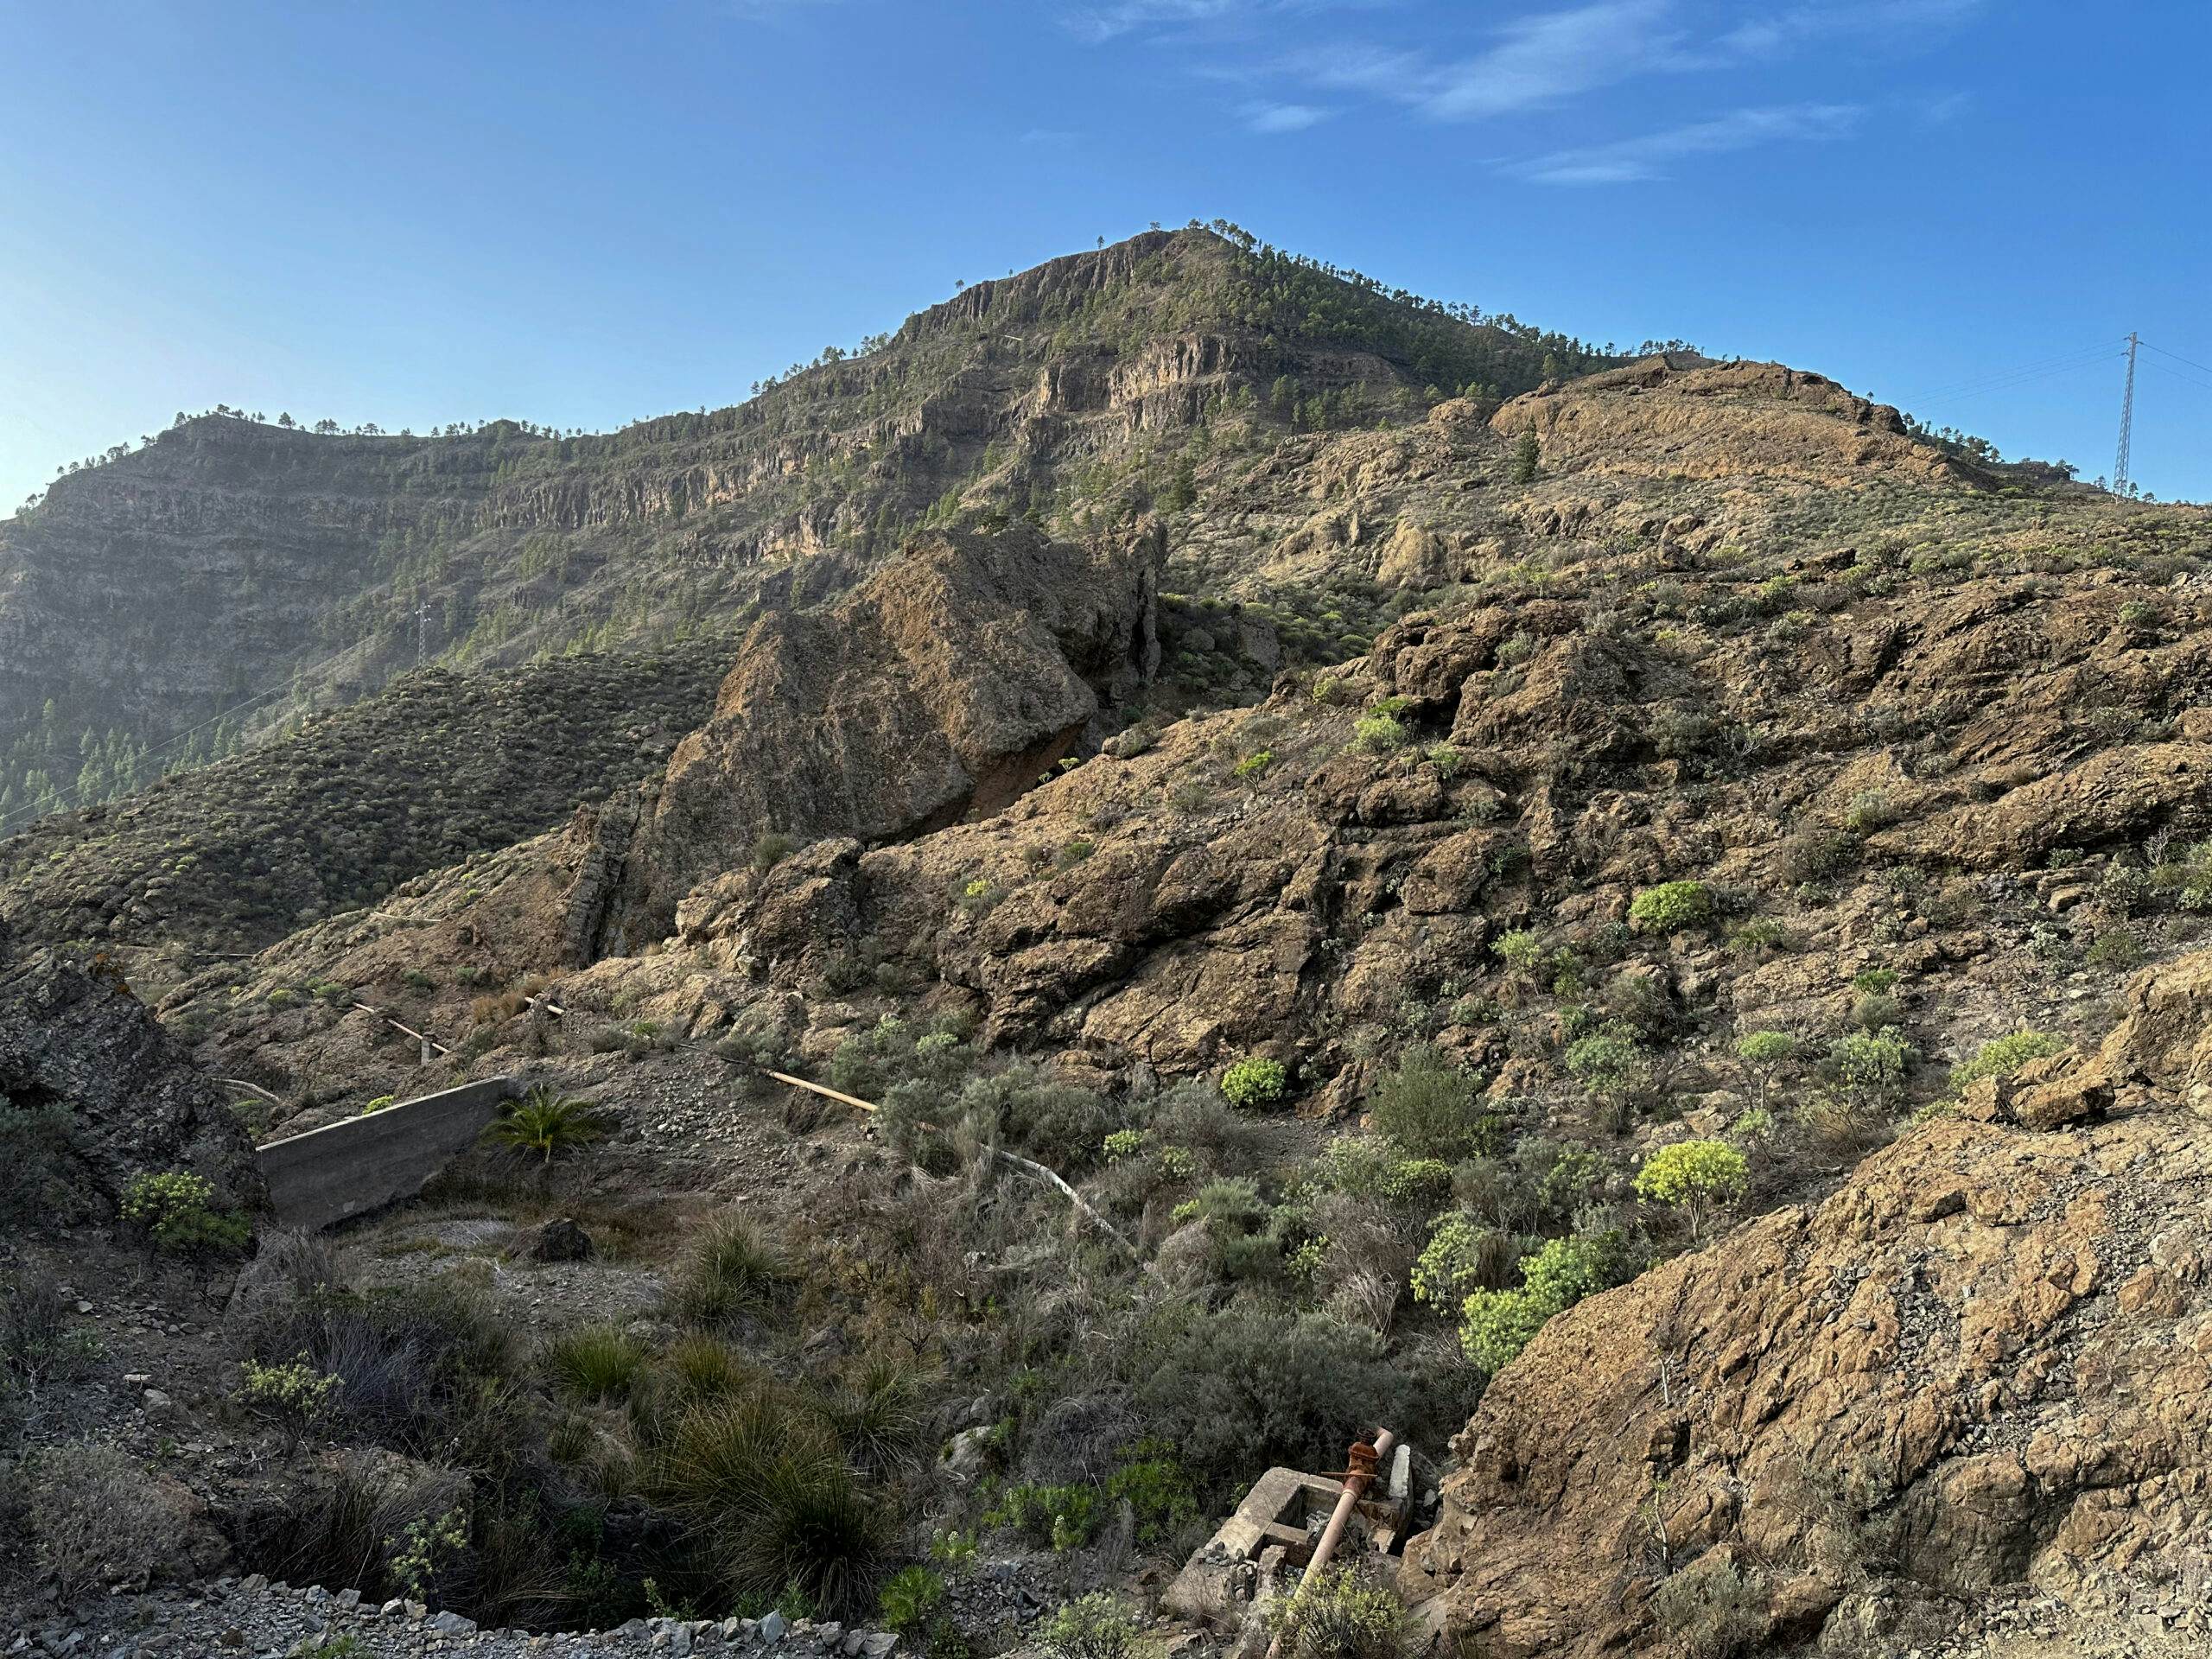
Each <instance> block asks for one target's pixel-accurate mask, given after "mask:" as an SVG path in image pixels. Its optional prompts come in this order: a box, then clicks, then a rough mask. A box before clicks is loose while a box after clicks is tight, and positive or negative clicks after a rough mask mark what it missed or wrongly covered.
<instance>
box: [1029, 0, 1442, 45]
mask: <svg viewBox="0 0 2212 1659" xmlns="http://www.w3.org/2000/svg"><path fill="white" fill-rule="evenodd" d="M1397 3H1400V0H1087V3H1084V4H1080V5H1075V6H1071V7H1070V8H1068V10H1066V11H1065V12H1064V13H1063V14H1062V17H1061V21H1062V22H1065V24H1066V25H1067V27H1068V28H1069V29H1071V30H1072V31H1073V32H1074V33H1075V35H1077V37H1078V38H1079V39H1082V40H1085V41H1091V42H1092V43H1093V44H1098V43H1101V42H1103V41H1111V40H1117V39H1119V38H1120V37H1121V36H1122V35H1136V34H1143V33H1150V34H1155V35H1187V34H1192V33H1211V34H1217V35H1221V34H1227V35H1237V34H1245V33H1250V32H1255V31H1257V30H1258V29H1261V28H1262V27H1263V26H1264V25H1265V24H1266V23H1267V22H1269V21H1270V20H1271V19H1274V18H1276V17H1281V16H1287V15H1289V14H1291V13H1294V12H1320V11H1375V10H1382V9H1383V8H1386V7H1389V6H1392V5H1395V4H1397Z"/></svg>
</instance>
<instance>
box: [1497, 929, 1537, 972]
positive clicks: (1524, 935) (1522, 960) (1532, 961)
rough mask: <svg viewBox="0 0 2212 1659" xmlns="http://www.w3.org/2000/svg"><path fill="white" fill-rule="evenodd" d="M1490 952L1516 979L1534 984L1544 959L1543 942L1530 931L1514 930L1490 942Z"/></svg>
mask: <svg viewBox="0 0 2212 1659" xmlns="http://www.w3.org/2000/svg"><path fill="white" fill-rule="evenodd" d="M1490 948H1491V952H1492V954H1494V955H1495V956H1496V957H1497V959H1498V960H1499V961H1500V962H1503V963H1504V964H1505V971H1506V972H1507V973H1509V974H1511V975H1512V976H1514V977H1515V978H1516V979H1525V980H1528V981H1529V982H1531V983H1533V982H1535V977H1536V971H1537V969H1539V968H1540V967H1541V965H1542V963H1543V959H1544V942H1543V940H1542V939H1541V938H1538V937H1537V936H1536V934H1535V932H1534V931H1532V930H1530V929H1529V928H1525V927H1516V928H1514V929H1513V930H1512V931H1510V932H1505V933H1501V934H1499V935H1498V936H1497V938H1495V939H1494V940H1492V941H1491V947H1490Z"/></svg>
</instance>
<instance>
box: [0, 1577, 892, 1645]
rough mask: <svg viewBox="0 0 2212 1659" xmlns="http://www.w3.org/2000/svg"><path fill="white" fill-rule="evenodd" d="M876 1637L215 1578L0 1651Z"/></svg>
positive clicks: (20, 1639)
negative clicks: (496, 1625) (477, 1618)
mask: <svg viewBox="0 0 2212 1659" xmlns="http://www.w3.org/2000/svg"><path fill="white" fill-rule="evenodd" d="M906 1650H907V1649H905V1647H904V1645H903V1644H902V1643H900V1641H899V1637H897V1636H895V1635H893V1634H892V1633H891V1632H889V1631H887V1630H883V1631H877V1630H855V1629H848V1628H847V1627H845V1626H843V1625H841V1624H813V1623H810V1622H808V1621H806V1620H804V1619H802V1620H799V1621H798V1622H796V1623H791V1624H786V1623H785V1620H784V1619H783V1618H781V1617H779V1616H778V1615H776V1614H770V1615H769V1616H768V1617H767V1618H765V1619H760V1620H757V1621H756V1620H753V1619H749V1618H747V1619H737V1618H729V1619H721V1620H709V1619H701V1620H693V1621H686V1620H682V1619H673V1618H654V1619H632V1620H631V1621H630V1623H628V1624H625V1625H622V1626H620V1628H619V1629H616V1630H600V1631H591V1632H586V1633H580V1634H575V1635H555V1636H545V1635H533V1634H531V1632H528V1631H524V1630H479V1629H477V1627H476V1626H475V1625H474V1624H472V1623H470V1622H469V1621H468V1620H467V1619H465V1618H461V1616H460V1615H459V1614H457V1613H447V1612H435V1613H434V1612H432V1611H429V1609H428V1608H426V1607H424V1606H423V1605H422V1604H421V1603H420V1602H399V1601H391V1602H386V1603H385V1604H383V1605H381V1606H379V1605H375V1604H372V1603H366V1602H363V1601H361V1600H360V1599H359V1598H358V1597H357V1596H356V1595H355V1594H354V1592H352V1591H339V1592H335V1593H333V1592H330V1591H327V1590H324V1589H322V1588H321V1587H320V1586H309V1587H308V1588H306V1589H299V1588H296V1587H294V1586H289V1585H283V1584H271V1583H270V1582H269V1581H268V1580H265V1579H264V1578H261V1577H260V1576H259V1575H256V1576H254V1577H252V1578H249V1579H244V1580H237V1579H219V1580H216V1581H215V1582H214V1583H213V1584H211V1585H207V1586H201V1587H200V1589H199V1590H197V1591H196V1592H163V1593H156V1594H151V1595H143V1596H118V1597H116V1598H114V1599H111V1600H110V1601H109V1602H108V1603H107V1604H106V1605H104V1606H103V1607H101V1608H100V1609H99V1611H98V1612H97V1613H93V1614H90V1615H88V1616H86V1617H82V1618H71V1619H60V1618H54V1619H48V1620H45V1621H42V1622H40V1623H38V1624H35V1625H32V1626H30V1627H29V1628H22V1629H18V1630H16V1631H15V1632H14V1633H13V1635H12V1640H10V1642H9V1643H8V1644H7V1645H6V1646H5V1647H0V1655H6V1656H11V1659H12V1656H16V1655H23V1656H31V1655H38V1656H60V1655H65V1654H66V1655H71V1656H82V1659H200V1656H203V1655H204V1656H210V1659H226V1656H231V1655H236V1656H238V1659H387V1656H395V1659H396V1656H401V1655H421V1654H438V1655H451V1656H456V1659H459V1656H467V1659H519V1656H524V1655H541V1654H571V1655H577V1656H583V1655H590V1656H593V1659H601V1656H605V1659H620V1656H632V1655H635V1656H680V1655H685V1654H701V1655H729V1656H734V1659H749V1656H753V1655H759V1654H771V1653H772V1654H775V1655H777V1656H779V1659H833V1656H834V1659H887V1656H889V1655H893V1654H896V1653H899V1652H902V1651H906Z"/></svg>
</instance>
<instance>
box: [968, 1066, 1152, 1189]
mask: <svg viewBox="0 0 2212 1659" xmlns="http://www.w3.org/2000/svg"><path fill="white" fill-rule="evenodd" d="M956 1116H957V1117H958V1118H961V1119H964V1120H966V1122H968V1124H969V1126H970V1128H972V1129H973V1130H975V1131H976V1133H977V1134H979V1135H981V1136H982V1138H983V1139H985V1140H987V1141H988V1140H991V1139H1001V1140H1003V1141H1005V1142H1006V1143H1007V1144H1008V1145H1009V1146H1011V1147H1014V1148H1016V1149H1017V1150H1020V1151H1021V1152H1025V1153H1027V1154H1028V1155H1029V1156H1030V1157H1032V1158H1036V1159H1039V1160H1043V1161H1044V1162H1046V1163H1048V1164H1050V1165H1052V1166H1053V1167H1054V1168H1055V1169H1057V1170H1058V1171H1059V1173H1061V1174H1063V1175H1071V1174H1073V1173H1076V1172H1077V1171H1078V1170H1082V1169H1085V1168H1088V1167H1089V1166H1090V1164H1091V1162H1092V1161H1093V1160H1096V1158H1097V1156H1098V1149H1099V1148H1100V1147H1102V1146H1103V1144H1104V1143H1105V1140H1106V1137H1107V1135H1109V1134H1110V1133H1112V1132H1113V1131H1114V1130H1115V1129H1117V1128H1121V1127H1122V1122H1121V1119H1122V1109H1121V1108H1120V1107H1119V1106H1118V1105H1116V1103H1114V1102H1112V1101H1109V1100H1108V1099H1107V1098H1106V1097H1105V1096H1103V1095H1099V1094H1096V1093H1094V1092H1092V1091H1091V1090H1088V1089H1085V1088H1084V1087H1082V1086H1081V1085H1079V1084H1072V1083H1068V1082H1065V1081H1064V1080H1063V1079H1061V1078H1059V1077H1055V1076H1053V1075H1052V1073H1051V1072H1049V1071H1045V1070H1044V1069H1042V1068H1041V1067H1039V1066H1037V1065H1032V1064H1030V1063H1028V1062H1026V1061H1024V1062H1020V1063H1018V1064H1016V1065H1010V1066H1007V1068H1006V1069H1005V1070H1004V1071H999V1072H996V1073H994V1074H993V1075H991V1076H988V1077H976V1078H973V1079H971V1080H970V1081H969V1083H968V1084H966V1086H964V1087H963V1089H962V1090H961V1091H960V1094H959V1096H958V1100H957V1113H956Z"/></svg>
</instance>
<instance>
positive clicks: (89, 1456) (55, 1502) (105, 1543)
mask: <svg viewBox="0 0 2212 1659" xmlns="http://www.w3.org/2000/svg"><path fill="white" fill-rule="evenodd" d="M29 1475H30V1480H29V1503H28V1505H27V1514H26V1517H25V1519H26V1522H27V1527H26V1530H27V1532H28V1535H29V1536H28V1539H27V1541H28V1542H29V1545H30V1554H31V1555H32V1556H33V1558H34V1559H35V1560H36V1561H37V1562H38V1564H39V1567H41V1569H42V1570H43V1571H44V1572H45V1573H46V1574H47V1575H48V1577H49V1578H50V1579H51V1580H53V1582H54V1586H56V1587H57V1588H58V1589H59V1590H60V1592H62V1593H63V1595H65V1596H66V1597H68V1598H70V1599H74V1598H76V1597H78V1596H80V1595H82V1594H84V1593H86V1592H88V1591H92V1590H97V1589H99V1588H100V1587H102V1586H105V1585H112V1584H130V1585H143V1584H144V1583H145V1582H146V1580H148V1579H149V1578H150V1577H151V1576H152V1574H153V1573H154V1571H155V1569H156V1568H157V1567H159V1566H160V1565H161V1564H162V1560H164V1559H165V1558H166V1557H167V1556H168V1554H169V1552H170V1550H171V1549H173V1548H175V1546H176V1544H177V1542H178V1541H179V1538H180V1535H181V1534H182V1532H183V1530H184V1524H185V1520H186V1516H185V1515H184V1513H183V1511H182V1510H181V1507H180V1506H179V1505H178V1504H176V1503H174V1502H172V1501H171V1499H170V1498H169V1497H168V1495H167V1494H166V1493H165V1492H164V1491H162V1488H161V1486H160V1485H159V1484H158V1483H156V1480H155V1479H154V1478H153V1477H152V1476H151V1475H149V1474H148V1473H147V1472H146V1470H145V1468H144V1467H143V1465H141V1464H139V1463H138V1462H137V1461H136V1460H135V1459H131V1458H130V1457H128V1456H126V1455H125V1454H124V1452H121V1451H118V1449H116V1448H115V1447H113V1446H97V1445H93V1444H91V1443H89V1442H86V1443H84V1444H73V1443H72V1444H64V1445H61V1446H49V1447H47V1448H45V1449H43V1450H41V1452H39V1454H38V1456H37V1458H36V1459H35V1460H34V1461H32V1462H31V1464H30V1465H29Z"/></svg>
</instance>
